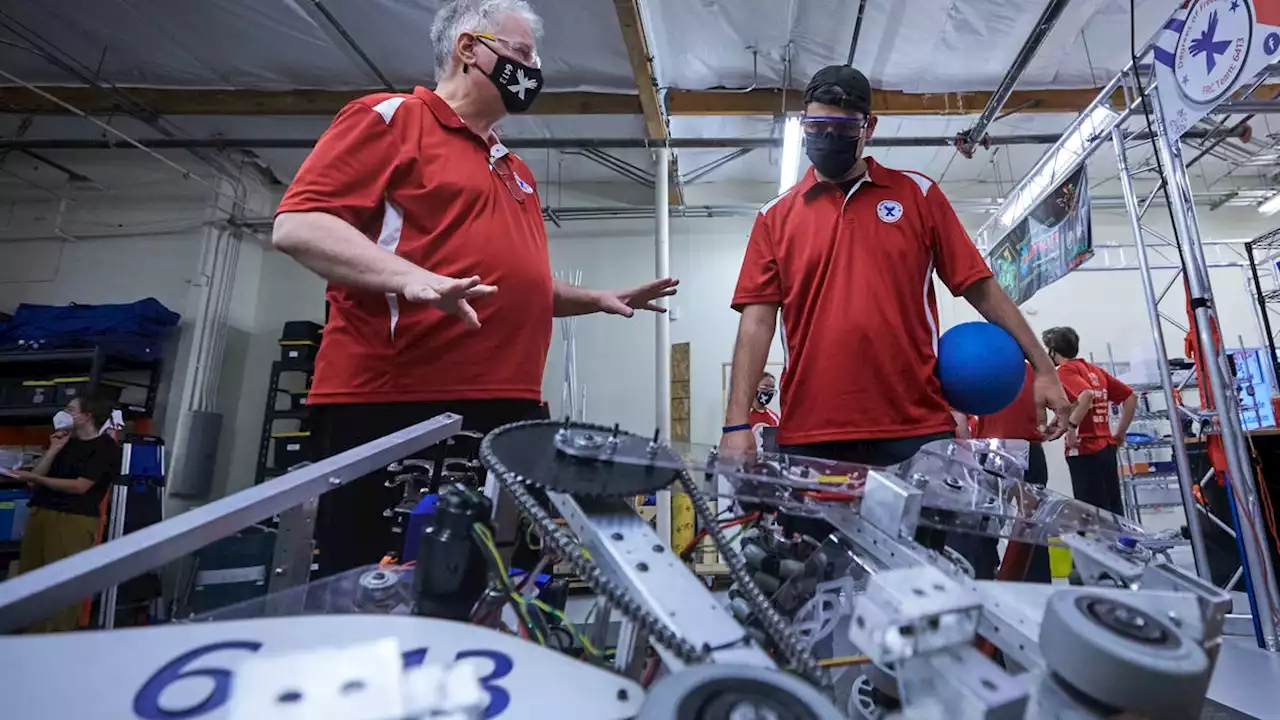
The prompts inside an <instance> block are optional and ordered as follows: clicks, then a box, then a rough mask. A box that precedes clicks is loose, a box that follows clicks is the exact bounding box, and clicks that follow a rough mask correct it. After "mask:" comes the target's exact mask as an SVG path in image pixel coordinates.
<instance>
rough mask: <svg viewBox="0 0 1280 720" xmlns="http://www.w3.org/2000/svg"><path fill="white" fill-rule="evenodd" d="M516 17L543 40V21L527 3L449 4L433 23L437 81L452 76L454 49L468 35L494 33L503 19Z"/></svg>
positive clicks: (480, 0) (475, 0) (456, 0)
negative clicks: (508, 14) (463, 36)
mask: <svg viewBox="0 0 1280 720" xmlns="http://www.w3.org/2000/svg"><path fill="white" fill-rule="evenodd" d="M507 13H515V14H517V15H519V16H520V17H522V18H524V20H525V22H527V23H529V28H530V29H531V30H532V31H533V38H534V39H535V40H539V39H541V38H542V18H540V17H538V14H537V13H536V12H534V11H533V8H532V7H530V6H529V3H528V2H526V1H525V0H448V1H447V2H445V3H443V4H441V6H440V10H439V11H437V12H436V19H435V20H434V21H433V22H432V23H431V47H432V48H433V49H434V50H435V54H436V79H437V80H438V79H439V78H441V77H443V76H444V75H445V74H446V73H448V72H449V68H450V66H451V65H452V64H453V46H454V43H456V42H457V41H458V36H459V35H461V34H462V33H464V32H493V31H495V30H497V29H498V25H499V23H501V22H502V16H503V15H506V14H507Z"/></svg>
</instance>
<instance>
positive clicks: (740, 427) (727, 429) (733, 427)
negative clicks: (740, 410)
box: [720, 423, 751, 433]
mask: <svg viewBox="0 0 1280 720" xmlns="http://www.w3.org/2000/svg"><path fill="white" fill-rule="evenodd" d="M750 429H751V426H750V425H748V424H746V423H743V424H742V425H725V426H724V427H722V428H720V432H726V433H731V432H739V431H742V430H750Z"/></svg>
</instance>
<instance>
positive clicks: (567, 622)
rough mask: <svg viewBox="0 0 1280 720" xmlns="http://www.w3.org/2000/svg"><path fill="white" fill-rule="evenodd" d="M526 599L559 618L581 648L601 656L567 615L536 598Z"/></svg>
mask: <svg viewBox="0 0 1280 720" xmlns="http://www.w3.org/2000/svg"><path fill="white" fill-rule="evenodd" d="M528 600H529V602H531V603H533V604H534V606H535V607H537V608H538V609H539V610H541V611H543V612H545V613H547V614H549V615H551V616H552V617H554V618H556V619H557V620H559V621H560V622H561V623H564V626H565V627H567V628H569V632H571V633H573V635H574V637H576V638H578V642H580V643H582V648H583V649H584V650H586V651H587V652H589V653H591V654H592V655H595V656H597V657H601V655H600V651H599V650H597V649H595V647H594V646H592V644H591V641H590V640H588V639H587V636H586V635H585V634H584V633H581V632H579V631H578V628H577V626H575V625H574V624H573V621H571V620H570V619H569V618H568V617H566V616H565V614H564V613H562V612H560V611H559V610H557V609H555V608H553V607H551V606H550V605H548V604H546V603H544V602H542V601H541V600H539V599H538V598H528Z"/></svg>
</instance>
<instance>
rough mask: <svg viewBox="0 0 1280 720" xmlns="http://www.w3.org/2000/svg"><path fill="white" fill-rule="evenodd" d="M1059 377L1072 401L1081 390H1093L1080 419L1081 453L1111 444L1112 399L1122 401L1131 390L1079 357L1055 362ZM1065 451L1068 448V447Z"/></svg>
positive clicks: (1068, 397) (1088, 452)
mask: <svg viewBox="0 0 1280 720" xmlns="http://www.w3.org/2000/svg"><path fill="white" fill-rule="evenodd" d="M1058 378H1059V379H1060V380H1062V389H1063V390H1066V392H1067V399H1068V400H1070V401H1071V402H1075V401H1076V398H1078V397H1080V393H1082V392H1084V391H1085V390H1092V391H1093V405H1092V407H1091V408H1090V409H1089V412H1088V414H1086V415H1085V416H1084V419H1083V420H1081V421H1080V428H1079V429H1078V431H1077V432H1078V433H1079V435H1080V454H1081V455H1092V454H1093V453H1096V452H1098V451H1099V450H1102V449H1104V448H1105V447H1107V446H1108V445H1114V444H1115V439H1114V438H1113V437H1112V436H1111V403H1122V402H1124V401H1125V400H1127V399H1128V398H1129V396H1130V395H1132V394H1133V390H1132V389H1131V388H1130V387H1129V386H1128V385H1125V384H1124V383H1122V382H1120V381H1119V380H1117V379H1115V378H1114V377H1112V376H1111V374H1110V373H1108V372H1107V371H1106V370H1103V369H1102V368H1100V367H1098V366H1097V365H1094V364H1093V363H1090V362H1088V361H1086V360H1081V359H1080V358H1074V359H1071V360H1068V361H1066V362H1064V363H1062V364H1061V365H1059V366H1058ZM1067 452H1070V450H1068V451H1067Z"/></svg>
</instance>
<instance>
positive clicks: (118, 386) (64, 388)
mask: <svg viewBox="0 0 1280 720" xmlns="http://www.w3.org/2000/svg"><path fill="white" fill-rule="evenodd" d="M53 382H54V383H56V384H57V387H58V402H60V403H62V404H63V405H66V404H67V403H69V402H71V401H72V400H74V399H76V398H78V397H80V396H81V395H84V394H85V393H87V392H88V391H89V387H90V386H89V377H88V376H87V375H86V376H82V377H65V378H54V379H53ZM126 387H128V383H122V382H116V381H114V380H99V381H98V394H99V395H101V396H102V397H103V398H105V399H107V400H109V401H111V402H112V403H113V404H118V403H119V402H120V396H121V395H123V394H124V390H125V388H126Z"/></svg>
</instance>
